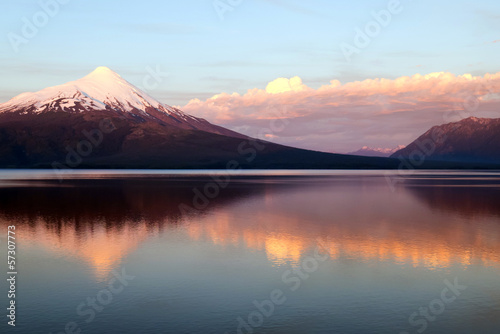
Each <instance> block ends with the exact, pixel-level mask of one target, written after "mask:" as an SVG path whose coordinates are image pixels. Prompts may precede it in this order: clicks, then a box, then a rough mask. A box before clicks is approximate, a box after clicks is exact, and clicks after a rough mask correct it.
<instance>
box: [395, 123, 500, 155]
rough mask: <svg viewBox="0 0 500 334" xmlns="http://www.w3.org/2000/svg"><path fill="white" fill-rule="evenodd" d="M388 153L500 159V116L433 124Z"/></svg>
mask: <svg viewBox="0 0 500 334" xmlns="http://www.w3.org/2000/svg"><path fill="white" fill-rule="evenodd" d="M391 157H392V158H405V159H421V158H422V157H423V158H424V159H428V160H434V161H463V162H479V163H500V118H478V117H469V118H466V119H462V120H460V121H458V122H452V123H447V124H442V125H437V126H434V127H432V128H431V129H429V130H428V131H426V132H425V133H424V134H422V135H421V136H419V137H418V138H417V139H416V140H415V141H413V142H412V143H410V144H409V145H408V146H406V147H405V148H403V149H401V150H399V151H397V152H395V153H394V154H392V155H391Z"/></svg>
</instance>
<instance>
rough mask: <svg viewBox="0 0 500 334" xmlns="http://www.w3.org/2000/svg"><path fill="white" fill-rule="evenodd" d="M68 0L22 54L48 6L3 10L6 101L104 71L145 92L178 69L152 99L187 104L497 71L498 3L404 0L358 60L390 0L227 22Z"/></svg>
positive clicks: (268, 5) (199, 8) (146, 6)
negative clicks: (293, 80)
mask: <svg viewBox="0 0 500 334" xmlns="http://www.w3.org/2000/svg"><path fill="white" fill-rule="evenodd" d="M54 1H55V0H54ZM222 1H223V2H225V1H227V0H222ZM42 2H44V3H45V2H46V3H49V2H51V0H46V1H42ZM67 2H68V3H67V4H63V5H60V9H59V11H58V12H57V14H55V15H54V17H51V18H50V19H49V20H48V22H47V24H46V25H44V26H41V27H40V28H39V31H38V33H37V34H36V35H35V36H34V37H32V38H28V39H27V40H28V42H27V43H26V44H21V45H19V52H17V53H16V52H14V50H13V48H12V46H11V43H10V42H9V33H10V34H11V35H10V36H12V33H14V34H18V35H20V36H22V33H21V29H22V27H23V25H24V23H23V17H25V18H27V19H28V20H29V21H33V16H34V15H36V14H37V13H38V12H40V11H41V10H42V9H41V5H40V2H39V1H31V0H30V1H27V0H16V1H4V2H3V3H2V11H1V12H0V32H1V35H2V39H1V40H0V50H1V54H0V59H1V61H0V74H1V80H0V102H4V101H6V100H8V99H9V98H10V97H13V96H14V95H17V94H19V93H21V92H24V91H34V90H39V89H42V88H44V87H46V86H52V85H56V84H61V83H64V82H67V81H70V80H74V79H77V78H79V77H82V76H84V75H85V74H87V73H89V72H90V71H92V70H93V69H94V68H95V67H97V66H100V65H105V66H108V67H110V68H112V69H113V70H115V71H116V72H118V73H119V74H121V75H122V76H123V77H124V78H125V79H127V80H129V81H131V82H132V83H134V84H136V85H139V86H140V85H141V82H142V80H143V78H144V76H146V75H147V70H146V68H148V67H150V68H157V67H158V68H160V69H161V70H162V71H164V72H168V73H169V76H168V77H167V78H165V79H164V80H163V81H162V82H161V83H160V84H159V85H158V86H157V87H155V88H154V90H153V91H151V92H150V93H151V95H153V96H155V97H157V98H158V99H160V100H161V101H162V102H165V103H168V104H173V105H181V106H182V105H184V104H186V103H187V102H188V101H189V100H190V99H192V98H200V99H206V98H208V97H210V96H212V95H214V94H217V93H220V92H229V93H231V92H239V93H244V92H246V91H247V90H248V89H251V88H256V87H257V88H265V86H266V84H267V83H268V82H270V81H272V80H274V79H276V78H278V77H287V78H290V77H292V76H299V77H301V78H302V80H303V81H304V83H305V84H307V85H308V86H309V87H313V88H316V87H319V86H320V85H324V84H328V83H329V82H330V80H333V79H337V80H340V81H341V82H342V83H345V82H349V81H354V80H362V79H366V78H376V77H384V78H397V77H399V76H402V75H413V74H415V73H422V74H425V73H430V72H437V71H447V72H451V73H454V74H457V75H458V74H463V73H472V74H473V75H483V74H484V73H487V72H490V73H496V72H498V71H499V66H498V64H499V63H498V55H499V52H498V51H499V47H500V43H493V41H496V40H499V39H500V34H499V31H500V2H498V1H494V0H490V1H481V2H477V1H461V0H454V1H449V0H445V1H424V0H422V1H416V0H413V1H410V0H401V7H402V11H401V12H400V13H399V14H397V15H393V16H392V20H391V22H390V24H389V25H388V26H387V27H383V29H382V30H381V31H380V34H378V35H377V36H376V37H375V38H373V40H372V42H371V44H370V45H369V46H368V47H366V48H364V49H362V50H361V52H360V53H359V54H356V55H354V57H353V58H352V60H351V61H350V62H347V61H346V59H345V58H344V56H343V55H342V53H341V52H340V47H339V46H340V44H341V43H343V42H345V43H353V38H354V36H355V29H356V27H359V28H364V27H365V25H366V24H367V23H368V22H370V21H371V20H373V18H372V17H371V14H370V13H371V12H372V11H380V10H383V9H385V8H387V6H388V3H389V1H387V0H383V1H378V0H373V1H340V0H334V1H332V0H330V1H327V0H317V1H295V0H288V1H287V0H252V1H250V0H242V1H241V3H240V4H239V5H236V6H235V8H234V9H233V10H232V11H228V12H226V13H225V15H224V20H221V19H220V18H219V16H218V14H217V12H216V10H215V9H214V6H213V0H199V1H195V0H183V1H165V0H162V1H147V0H145V1H141V2H136V1H134V2H132V1H114V0H112V1H93V0H85V1H83V0H69V1H68V0H67ZM233 3H234V2H233Z"/></svg>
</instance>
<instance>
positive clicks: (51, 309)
mask: <svg viewBox="0 0 500 334" xmlns="http://www.w3.org/2000/svg"><path fill="white" fill-rule="evenodd" d="M0 226H1V231H2V233H1V236H0V245H1V250H0V256H1V259H2V264H1V265H0V268H1V270H2V277H7V278H8V276H7V272H8V271H9V270H8V268H7V261H6V259H7V230H8V226H15V233H16V234H15V236H16V255H15V258H16V265H17V267H16V270H17V276H16V298H15V301H16V322H15V324H16V327H15V328H13V327H11V326H8V325H7V321H8V318H7V317H6V316H5V315H6V314H7V312H8V311H7V310H6V307H9V305H8V301H7V298H5V297H6V294H7V292H8V290H9V285H8V283H7V281H6V280H5V279H3V280H2V281H1V282H0V291H1V295H2V296H4V297H3V298H2V303H3V304H2V307H3V308H2V309H3V310H4V311H3V314H2V318H3V321H2V324H1V325H0V332H2V333H6V332H9V333H10V332H12V333H14V332H15V333H29V334H35V333H54V334H55V333H122V334H128V333H134V334H135V333H220V334H224V333H287V334H293V333H306V334H316V333H395V334H400V333H424V332H425V333H429V334H431V333H454V334H457V333H492V334H493V333H495V334H497V333H499V332H500V173H499V172H491V171H485V172H466V171H418V172H413V173H405V174H400V173H399V172H398V171H245V172H242V173H239V174H231V175H228V174H226V173H225V172H223V171H218V172H217V171H190V172H185V171H126V172H125V171H74V172H71V173H66V174H64V175H55V174H53V173H52V172H50V171H6V170H4V171H0Z"/></svg>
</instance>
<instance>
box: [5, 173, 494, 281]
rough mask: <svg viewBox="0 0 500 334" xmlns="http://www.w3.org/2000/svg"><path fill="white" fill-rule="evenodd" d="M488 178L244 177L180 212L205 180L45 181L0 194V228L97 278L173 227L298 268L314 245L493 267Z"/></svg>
mask: <svg viewBox="0 0 500 334" xmlns="http://www.w3.org/2000/svg"><path fill="white" fill-rule="evenodd" d="M454 179H455V181H454V182H455V185H456V179H457V176H456V175H455V176H454ZM458 179H460V178H458ZM497 181H498V180H497V179H495V180H494V181H493V182H492V181H491V180H490V181H485V180H484V179H480V178H478V179H476V180H468V181H467V188H465V185H462V188H461V187H456V186H455V187H451V186H450V182H451V181H450V180H447V181H443V179H442V178H439V179H436V178H433V179H431V180H429V179H427V178H423V179H409V180H407V182H404V183H400V184H399V185H398V187H397V189H396V191H395V192H392V191H391V190H390V188H389V187H388V186H387V184H386V183H385V179H384V178H383V177H375V176H373V175H371V176H367V177H340V176H339V177H315V178H304V177H296V178H271V179H267V178H249V177H244V178H240V179H237V180H235V181H234V182H232V183H231V184H230V185H229V186H228V187H227V188H225V189H222V190H221V192H220V195H219V196H217V197H216V198H214V199H212V200H210V204H209V205H208V206H207V207H206V208H204V209H202V210H197V211H194V212H192V213H191V214H189V215H187V216H183V215H182V214H181V212H180V211H179V205H181V204H187V205H191V204H192V200H193V196H194V193H193V188H199V189H203V185H204V184H206V180H204V179H202V178H196V179H193V178H190V179H181V178H178V179H170V180H164V179H148V180H140V179H137V180H105V179H103V180H93V181H92V182H90V181H85V180H77V181H68V180H66V181H65V182H63V183H62V184H60V183H58V182H57V181H54V182H52V181H47V180H44V181H33V182H31V183H28V185H29V186H9V185H4V186H3V187H0V224H2V225H7V224H10V223H11V222H15V223H16V225H17V229H18V233H19V235H21V236H22V237H21V240H22V242H25V243H29V244H31V245H37V246H42V247H44V248H46V249H48V250H50V251H52V252H54V253H57V254H59V255H60V256H70V257H75V258H80V259H83V260H84V261H85V262H86V263H88V265H89V266H90V267H92V268H93V271H94V275H95V277H96V278H97V279H99V280H102V279H105V278H106V277H107V275H108V274H109V272H110V271H111V270H112V269H114V268H116V267H118V266H119V263H120V261H121V260H122V259H123V258H124V257H125V256H127V255H129V254H131V253H133V252H134V250H136V249H137V248H138V247H140V245H141V244H142V243H144V242H147V241H148V240H149V239H152V238H160V239H161V238H162V236H164V235H166V234H169V233H171V232H172V231H175V232H176V233H180V234H183V235H185V236H187V237H188V240H191V241H192V242H200V241H207V242H210V243H212V244H214V245H217V246H220V247H223V248H228V247H240V248H241V247H244V248H246V249H248V250H249V251H256V252H265V254H266V256H267V259H268V260H269V261H270V262H271V263H273V264H274V265H277V266H280V265H284V264H292V265H297V264H298V263H299V261H300V259H301V257H302V256H303V254H305V253H306V252H308V251H310V250H311V249H313V248H314V247H316V246H317V245H321V246H322V247H324V248H326V249H328V251H329V252H330V254H331V255H332V257H333V258H334V259H337V260H339V261H349V260H355V261H364V262H381V261H390V262H393V263H397V264H399V265H411V266H414V267H425V268H428V269H435V268H447V267H450V266H452V265H461V266H465V267H466V266H470V265H473V264H481V265H486V266H490V265H492V266H498V264H499V263H500V255H499V254H500V207H499V206H498V203H500V201H499V200H500V190H499V189H500V188H499V187H498V186H497ZM443 182H444V183H443ZM459 183H460V182H459ZM33 185H37V186H36V187H33ZM479 186H481V187H479ZM486 186H487V187H486Z"/></svg>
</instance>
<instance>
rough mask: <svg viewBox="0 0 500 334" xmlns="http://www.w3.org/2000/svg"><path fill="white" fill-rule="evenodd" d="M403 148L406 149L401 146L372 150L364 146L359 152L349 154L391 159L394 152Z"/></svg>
mask: <svg viewBox="0 0 500 334" xmlns="http://www.w3.org/2000/svg"><path fill="white" fill-rule="evenodd" d="M403 148H404V146H403V145H399V146H398V147H396V148H371V147H368V146H363V147H362V148H360V149H359V150H357V151H354V152H349V153H347V154H352V155H362V156H366V157H389V156H391V155H392V154H393V153H394V152H396V151H399V150H401V149H403Z"/></svg>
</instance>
